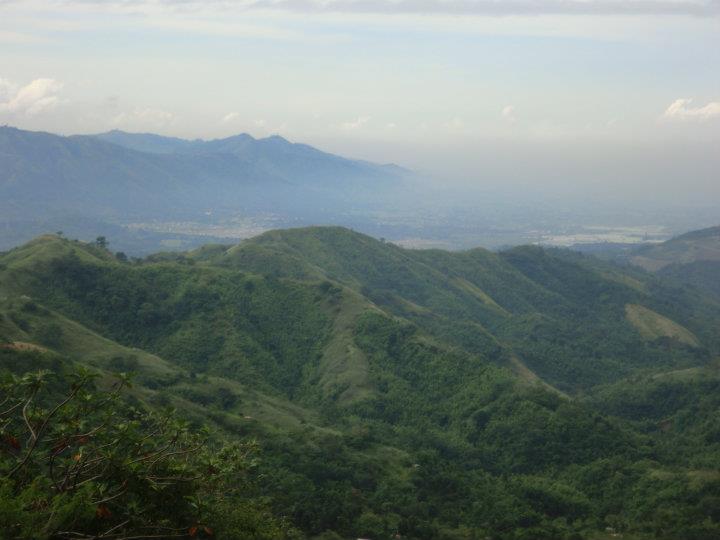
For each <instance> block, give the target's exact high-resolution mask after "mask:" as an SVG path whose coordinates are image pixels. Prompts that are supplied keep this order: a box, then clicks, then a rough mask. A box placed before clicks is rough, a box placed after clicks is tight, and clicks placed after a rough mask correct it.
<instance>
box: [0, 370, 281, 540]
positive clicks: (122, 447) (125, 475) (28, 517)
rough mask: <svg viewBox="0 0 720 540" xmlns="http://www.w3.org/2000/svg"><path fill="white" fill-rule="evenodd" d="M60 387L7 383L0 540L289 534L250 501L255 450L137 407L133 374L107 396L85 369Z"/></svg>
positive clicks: (36, 381)
mask: <svg viewBox="0 0 720 540" xmlns="http://www.w3.org/2000/svg"><path fill="white" fill-rule="evenodd" d="M53 378H54V376H53V375H52V374H51V373H49V372H43V371H41V372H38V373H34V374H25V375H24V376H22V377H17V376H14V375H9V376H7V377H6V378H5V379H4V380H3V381H2V382H1V383H0V537H7V538H28V539H29V538H32V539H42V538H58V539H74V540H82V539H89V538H103V539H109V540H129V539H132V538H210V537H216V536H218V537H232V535H234V534H238V533H240V532H242V531H243V528H245V530H244V532H247V533H248V534H247V535H246V537H248V538H271V537H272V538H278V537H283V536H284V533H283V532H281V530H280V528H278V529H275V523H274V521H273V520H272V518H271V517H269V516H266V515H264V514H262V512H261V511H260V510H259V509H257V508H256V507H254V506H253V505H252V504H247V502H248V501H247V500H243V499H242V496H243V491H244V490H245V489H247V487H248V486H249V472H250V470H251V469H252V468H253V466H254V458H253V457H252V455H253V453H254V452H255V445H254V444H253V443H247V444H233V445H226V446H223V447H221V448H211V447H210V445H209V437H208V432H207V431H206V430H199V431H194V430H192V429H191V428H190V426H189V425H188V424H187V423H185V422H183V421H181V420H179V419H177V418H175V417H174V416H173V414H172V412H171V411H166V412H164V413H162V414H156V413H151V412H147V411H145V410H142V409H140V408H137V407H132V406H129V405H128V404H127V403H126V402H125V401H123V400H122V399H121V394H122V392H123V390H125V389H126V388H127V387H128V386H129V384H130V383H129V380H128V379H127V378H126V377H125V376H120V378H119V379H118V380H117V381H115V382H114V383H112V385H111V386H110V388H109V389H107V390H98V388H97V387H96V385H95V378H96V375H93V374H91V373H90V372H87V371H79V372H77V373H74V374H73V375H72V376H71V380H70V381H69V388H66V389H65V390H64V391H63V392H58V391H56V390H53V388H54V387H57V384H52V385H51V384H49V383H50V381H51V380H52V379H53ZM52 382H55V383H56V382H57V381H52ZM232 500H237V504H234V505H228V504H227V501H232ZM243 502H244V503H246V504H243ZM219 509H222V514H219ZM218 525H219V526H218ZM216 529H217V530H219V531H220V532H216Z"/></svg>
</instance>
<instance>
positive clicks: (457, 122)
mask: <svg viewBox="0 0 720 540" xmlns="http://www.w3.org/2000/svg"><path fill="white" fill-rule="evenodd" d="M445 127H446V128H447V129H450V130H452V131H462V130H463V129H464V128H465V122H464V121H463V119H462V118H458V117H455V118H453V119H452V120H450V121H449V122H445Z"/></svg>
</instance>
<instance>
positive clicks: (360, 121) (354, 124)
mask: <svg viewBox="0 0 720 540" xmlns="http://www.w3.org/2000/svg"><path fill="white" fill-rule="evenodd" d="M369 121H370V117H369V116H360V117H358V118H356V119H355V120H352V121H350V122H344V123H343V124H342V125H341V127H342V128H343V129H347V130H354V129H360V128H361V127H363V126H364V125H365V124H367V123H368V122H369Z"/></svg>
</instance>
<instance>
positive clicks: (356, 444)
mask: <svg viewBox="0 0 720 540" xmlns="http://www.w3.org/2000/svg"><path fill="white" fill-rule="evenodd" d="M718 322H720V306H718V305H717V304H714V303H713V302H712V301H708V300H705V299H702V298H701V297H700V296H699V295H697V294H696V293H694V292H693V291H690V290H686V289H681V288H677V287H673V286H669V285H667V284H665V283H664V282H663V281H662V280H660V279H658V278H656V277H654V276H651V275H648V274H645V273H643V272H636V271H633V270H623V269H621V268H619V267H615V266H612V265H609V264H607V263H601V262H599V261H596V260H595V259H591V258H588V257H582V256H577V255H574V254H572V253H569V252H564V251H553V250H550V251H548V250H543V249H540V248H517V249H514V250H510V251H507V252H503V253H500V254H497V253H491V252H488V251H485V250H480V249H478V250H471V251H467V252H460V253H449V252H442V251H436V250H427V251H414V250H405V249H401V248H399V247H397V246H394V245H391V244H387V243H384V242H381V241H377V240H374V239H372V238H370V237H367V236H364V235H360V234H357V233H354V232H352V231H349V230H347V229H341V228H309V229H295V230H287V231H273V232H271V233H267V234H264V235H261V236H259V237H257V238H254V239H251V240H248V241H245V242H243V243H241V244H238V245H236V246H220V245H216V246H206V247H205V248H202V249H199V250H196V251H193V252H189V253H185V254H169V255H168V254H166V255H162V256H154V257H148V258H147V259H145V260H142V261H134V262H127V261H124V260H117V259H116V258H115V257H114V256H112V255H111V254H110V253H108V252H107V251H105V250H103V249H101V248H99V247H96V246H93V245H88V244H83V243H80V242H74V241H70V240H66V239H63V238H59V237H56V236H46V237H41V238H38V239H36V240H35V241H33V242H31V243H29V244H27V245H25V246H22V247H20V248H16V249H14V250H12V251H10V252H7V253H5V254H3V255H0V338H2V339H3V340H4V342H5V344H4V345H2V347H3V349H4V350H6V351H19V350H22V349H35V353H34V354H36V355H41V356H42V355H43V354H58V355H61V356H63V357H67V358H70V359H72V360H74V361H76V362H80V363H83V364H85V365H89V366H93V367H94V368H95V369H99V370H101V372H103V373H109V372H111V371H136V372H137V373H138V375H137V383H138V384H137V385H136V387H135V388H134V389H133V391H132V392H133V396H134V397H135V398H136V399H139V400H141V401H142V402H144V403H147V404H148V406H149V407H162V406H165V405H173V406H175V407H177V408H178V410H179V411H181V413H182V414H184V415H186V416H187V417H188V418H190V419H192V420H193V421H194V422H196V423H198V424H200V423H210V424H211V425H212V426H214V428H215V429H216V430H217V432H218V436H220V437H223V438H228V439H237V438H240V439H243V438H247V437H250V436H255V437H258V438H259V439H260V441H261V443H262V446H263V448H264V452H263V465H262V478H263V484H262V487H261V490H262V491H263V493H264V494H266V495H267V496H268V497H269V498H270V500H271V506H272V508H273V510H274V512H276V513H277V515H284V516H287V517H288V518H289V519H290V520H291V521H292V523H293V524H295V525H296V526H297V527H299V528H300V529H302V530H303V531H304V532H305V533H306V534H308V535H310V536H313V535H320V534H322V533H324V532H326V531H333V532H332V533H331V532H327V534H326V535H325V538H336V536H333V534H340V537H346V538H350V537H355V538H356V537H370V538H390V537H393V536H394V535H396V534H400V535H401V536H402V537H407V538H475V537H478V536H479V537H483V536H491V537H497V538H566V537H567V538H570V537H578V535H579V536H580V537H588V538H592V537H595V536H596V535H597V534H599V531H604V530H605V528H606V527H616V528H618V529H622V530H623V531H624V532H625V533H626V534H628V535H630V534H634V535H639V536H638V537H642V536H643V535H644V534H648V535H655V534H660V533H662V534H664V535H665V537H667V538H681V537H682V538H687V537H688V536H678V535H680V534H681V532H680V531H681V530H682V531H685V532H687V531H688V530H690V529H692V530H697V531H698V533H697V534H698V535H699V536H697V537H698V538H701V537H703V536H702V535H703V534H706V535H710V536H704V537H708V538H709V537H712V535H713V534H716V532H717V530H718V529H717V521H716V520H715V518H710V521H707V522H706V521H703V520H705V517H703V516H705V514H702V512H703V511H704V510H702V508H705V506H703V505H707V504H710V503H709V502H708V501H709V500H710V499H708V497H710V498H712V497H713V496H714V495H712V494H713V493H715V491H714V490H718V489H720V480H718V479H717V478H716V477H715V476H714V474H715V473H714V472H713V471H715V470H716V469H715V468H713V467H712V466H711V465H710V463H711V459H713V457H720V456H719V455H718V449H717V448H716V447H715V446H713V445H714V443H712V442H711V441H712V440H714V439H712V437H713V436H714V435H712V433H714V432H713V431H712V430H713V429H714V428H713V425H714V424H712V422H710V421H709V420H708V422H709V423H699V424H697V425H696V426H695V427H694V428H693V429H694V430H695V431H693V433H694V434H695V435H693V436H694V437H697V440H698V441H701V440H705V439H702V437H706V438H707V437H710V439H707V441H706V443H707V444H705V443H703V444H701V445H700V446H699V447H697V448H696V450H692V448H691V447H689V446H687V445H683V444H681V443H680V442H678V441H679V439H672V440H670V441H668V439H667V438H663V437H664V434H665V433H666V432H665V431H662V430H660V429H657V430H653V429H650V428H649V427H648V425H646V424H644V423H642V422H644V420H641V419H638V418H637V417H636V416H633V415H632V414H631V413H628V412H627V410H628V407H626V406H625V405H623V402H622V401H621V400H620V397H619V396H620V394H621V393H622V389H623V388H626V387H631V386H632V383H631V382H630V381H633V380H636V379H637V378H642V380H648V381H655V380H656V379H653V377H665V376H666V375H665V374H666V373H668V372H674V373H694V372H695V371H698V370H699V371H702V370H705V369H711V368H710V367H708V366H712V365H713V364H712V361H713V358H715V357H717V355H718V350H719V349H720V343H719V342H718V336H717V332H716V329H717V325H718ZM42 351H49V352H47V353H45V352H42ZM28 367H29V368H30V367H31V366H28ZM693 370H695V371H693ZM667 376H668V377H671V375H667ZM638 380H639V379H638ZM648 384H655V383H648ZM693 388H695V387H693ZM653 391H654V390H653ZM677 392H678V393H679V394H682V393H683V392H686V393H690V394H691V395H696V393H695V392H696V391H695V390H693V389H680V390H677ZM643 399H644V398H643ZM692 399H695V398H692ZM702 406H703V407H704V408H705V409H703V410H707V411H710V410H711V408H712V404H711V403H710V402H708V403H705V404H703V405H702ZM668 410H670V409H668ZM673 410H676V409H673ZM673 414H675V413H673ZM678 414H679V413H678ZM708 414H709V413H708ZM708 418H709V416H708ZM688 460H690V461H688ZM690 462H692V463H693V464H692V465H690V466H688V463H690ZM701 464H702V467H701ZM701 470H702V471H707V474H705V473H703V474H705V476H703V481H702V482H701V483H698V482H697V481H696V480H697V478H698V475H700V472H698V471H701ZM660 488H662V489H663V490H666V492H667V493H668V494H671V495H672V496H668V497H667V498H666V499H662V500H658V499H657V497H652V500H653V501H654V502H653V505H649V503H647V502H646V501H645V499H644V498H645V497H649V494H650V493H652V492H653V491H654V490H657V489H660ZM628 501H630V502H631V503H632V504H625V503H626V502H628ZM701 501H704V502H702V504H701ZM671 514H672V515H673V516H676V514H677V515H683V516H686V517H683V518H682V519H679V520H678V519H675V518H673V519H674V520H673V521H672V526H670V525H668V523H667V522H666V521H664V520H665V519H666V518H665V517H663V516H668V515H671ZM713 520H715V521H713ZM698 523H700V524H701V525H698ZM689 524H690V525H691V526H690V525H689ZM688 527H690V529H689V528H688ZM693 527H694V528H693ZM693 534H694V533H693ZM573 535H575V536H573ZM628 537H631V536H628Z"/></svg>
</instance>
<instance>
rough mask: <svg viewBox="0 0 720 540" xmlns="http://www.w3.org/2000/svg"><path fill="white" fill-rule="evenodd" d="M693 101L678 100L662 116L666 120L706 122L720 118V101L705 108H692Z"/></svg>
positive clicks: (713, 102)
mask: <svg viewBox="0 0 720 540" xmlns="http://www.w3.org/2000/svg"><path fill="white" fill-rule="evenodd" d="M692 101H693V100H692V99H687V98H684V99H676V100H675V101H673V102H672V103H671V104H670V106H669V107H668V108H667V109H666V110H665V112H664V113H663V115H662V118H663V119H664V120H680V121H697V122H705V121H707V120H710V119H712V118H720V101H711V102H710V103H708V104H707V105H705V106H704V107H692V106H691V104H692Z"/></svg>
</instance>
